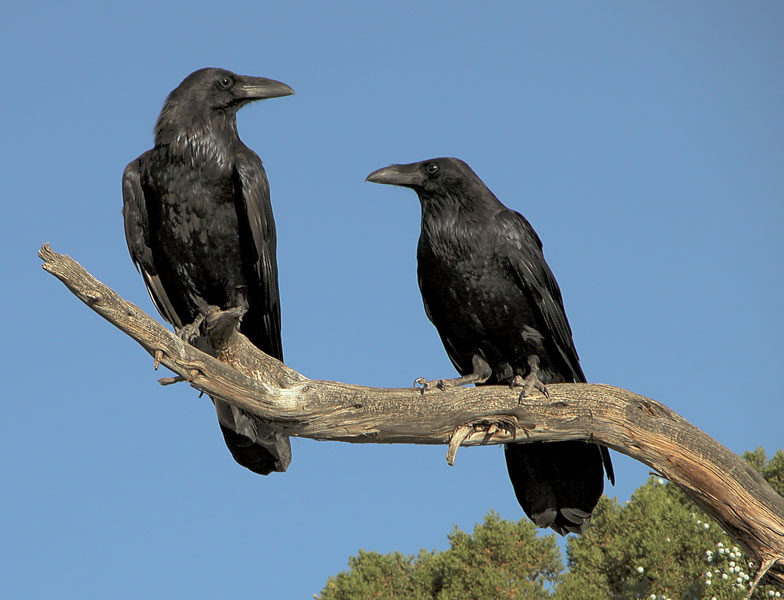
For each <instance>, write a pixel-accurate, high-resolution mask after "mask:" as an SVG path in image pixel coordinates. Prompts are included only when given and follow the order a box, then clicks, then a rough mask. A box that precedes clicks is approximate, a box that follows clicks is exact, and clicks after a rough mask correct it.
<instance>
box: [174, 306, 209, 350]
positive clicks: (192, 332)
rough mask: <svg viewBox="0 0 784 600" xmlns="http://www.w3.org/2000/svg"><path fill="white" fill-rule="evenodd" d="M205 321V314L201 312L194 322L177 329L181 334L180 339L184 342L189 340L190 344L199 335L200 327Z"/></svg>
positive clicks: (178, 333)
mask: <svg viewBox="0 0 784 600" xmlns="http://www.w3.org/2000/svg"><path fill="white" fill-rule="evenodd" d="M203 321H204V315H203V314H201V313H199V314H198V315H197V316H196V318H195V319H194V320H193V323H189V324H188V325H183V326H182V327H180V329H179V330H178V331H177V335H179V336H180V339H181V340H182V341H183V342H188V343H189V344H190V343H192V342H193V340H195V339H196V338H197V337H199V335H200V332H199V328H200V327H201V324H202V322H203Z"/></svg>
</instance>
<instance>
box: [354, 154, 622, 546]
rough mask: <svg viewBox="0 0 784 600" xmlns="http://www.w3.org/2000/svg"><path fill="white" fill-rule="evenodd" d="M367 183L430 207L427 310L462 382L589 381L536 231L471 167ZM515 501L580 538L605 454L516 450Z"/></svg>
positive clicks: (375, 177) (443, 161) (391, 174)
mask: <svg viewBox="0 0 784 600" xmlns="http://www.w3.org/2000/svg"><path fill="white" fill-rule="evenodd" d="M367 180H368V181H371V182H375V183H386V184H393V185H401V186H405V187H409V188H411V189H413V190H414V191H416V193H417V195H418V196H419V200H420V203H421V206H422V231H421V235H420V238H419V245H418V249H417V263H418V279H419V287H420V290H421V292H422V299H423V301H424V304H425V312H426V313H427V316H428V318H429V319H430V320H431V321H432V322H433V324H434V325H435V326H436V329H437V330H438V333H439V335H440V336H441V341H442V342H443V344H444V347H445V349H446V351H447V353H448V355H449V358H450V359H451V360H452V363H453V364H454V365H455V368H456V369H457V370H458V372H459V373H460V374H461V375H462V376H464V377H462V378H460V379H459V380H456V381H457V382H458V383H460V384H463V383H476V384H477V385H482V384H487V385H489V384H510V383H512V381H513V380H514V379H515V377H516V376H517V377H518V378H525V377H527V376H528V375H529V372H530V370H531V368H530V366H529V357H531V356H536V357H537V358H538V360H539V371H538V378H539V379H540V380H541V382H542V383H544V384H548V383H556V382H583V381H585V376H584V375H583V371H582V369H581V367H580V363H579V358H578V356H577V351H576V349H575V347H574V342H573V341H572V333H571V329H570V327H569V323H568V321H567V319H566V314H565V312H564V308H563V301H562V299H561V292H560V290H559V288H558V284H557V283H556V281H555V278H554V277H553V274H552V272H551V271H550V268H549V267H548V266H547V263H546V262H545V260H544V255H543V254H542V244H541V241H540V240H539V237H538V236H537V234H536V232H535V231H534V229H533V228H532V227H531V225H530V224H529V223H528V221H527V220H526V219H525V218H524V217H523V216H522V215H520V214H519V213H517V212H515V211H512V210H510V209H508V208H506V207H505V206H504V205H503V204H502V203H501V202H500V201H499V200H498V199H497V198H496V197H495V195H494V194H493V193H492V192H491V191H490V190H489V189H488V188H487V186H486V185H485V184H484V183H483V182H482V180H481V179H480V178H479V177H478V176H477V175H476V173H474V172H473V171H472V170H471V168H470V167H469V166H468V165H467V164H466V163H464V162H463V161H461V160H459V159H455V158H437V159H431V160H427V161H423V162H419V163H412V164H408V165H392V166H390V167H386V168H384V169H379V170H377V171H374V172H373V173H371V174H370V175H369V176H368V178H367ZM505 455H506V461H507V467H508V471H509V476H510V478H511V480H512V484H513V486H514V490H515V494H516V496H517V499H518V501H519V502H520V505H521V506H522V507H523V510H524V511H525V513H526V514H527V515H528V516H529V517H530V518H531V519H532V520H533V521H534V522H535V523H536V524H537V525H538V526H540V527H552V528H553V529H554V530H555V531H557V532H558V533H560V534H566V533H568V532H580V531H582V528H583V525H584V524H585V522H586V521H587V518H588V517H589V516H590V513H591V511H592V510H593V509H594V507H595V506H596V503H597V502H598V500H599V498H600V496H601V494H602V490H603V486H604V469H605V468H606V470H607V474H608V476H609V477H610V479H611V480H612V478H613V475H612V465H611V462H610V457H609V453H608V452H607V449H606V448H603V447H600V446H598V445H596V444H592V443H587V442H571V441H570V442H555V443H547V444H545V443H542V442H534V443H529V444H507V445H506V447H505Z"/></svg>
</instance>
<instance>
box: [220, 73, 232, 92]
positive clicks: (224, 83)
mask: <svg viewBox="0 0 784 600" xmlns="http://www.w3.org/2000/svg"><path fill="white" fill-rule="evenodd" d="M218 87H220V88H223V89H224V90H227V89H229V88H230V87H231V77H228V76H226V77H221V79H220V80H219V81H218Z"/></svg>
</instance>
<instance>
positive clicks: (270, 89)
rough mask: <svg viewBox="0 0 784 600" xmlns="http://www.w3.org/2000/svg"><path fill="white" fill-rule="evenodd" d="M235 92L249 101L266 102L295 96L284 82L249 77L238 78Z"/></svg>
mask: <svg viewBox="0 0 784 600" xmlns="http://www.w3.org/2000/svg"><path fill="white" fill-rule="evenodd" d="M234 90H235V91H236V92H238V93H239V94H238V95H240V96H242V97H243V98H247V99H248V100H264V99H266V98H279V97H281V96H291V95H293V94H294V90H293V89H291V87H289V86H288V85H286V84H285V83H283V82H282V81H276V80H274V79H267V78H266V77H250V76H247V75H242V76H239V77H238V81H237V83H236V84H235V85H234Z"/></svg>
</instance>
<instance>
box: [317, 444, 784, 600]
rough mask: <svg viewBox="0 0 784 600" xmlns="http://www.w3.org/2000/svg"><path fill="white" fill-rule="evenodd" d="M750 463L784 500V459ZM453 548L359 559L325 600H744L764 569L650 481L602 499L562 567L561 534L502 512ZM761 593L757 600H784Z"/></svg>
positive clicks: (678, 494) (749, 457)
mask: <svg viewBox="0 0 784 600" xmlns="http://www.w3.org/2000/svg"><path fill="white" fill-rule="evenodd" d="M744 458H745V459H746V461H747V462H749V463H750V464H751V465H753V466H754V467H755V468H756V469H757V470H758V471H759V472H760V473H761V474H762V475H763V477H765V479H766V480H767V481H768V483H770V485H771V486H772V487H773V488H774V489H775V490H776V491H777V492H778V493H779V494H782V495H784V451H782V450H779V451H778V452H776V454H775V455H774V456H773V457H772V458H771V459H770V460H768V459H767V457H766V456H765V452H764V450H763V449H762V448H757V449H756V450H754V451H753V452H746V453H745V454H744ZM448 539H449V548H448V549H446V550H444V551H442V552H436V551H427V550H420V552H419V554H417V555H416V556H413V555H405V554H401V553H400V552H392V553H389V554H379V553H377V552H365V551H363V550H360V551H359V553H358V554H357V555H356V556H352V557H350V558H349V568H348V570H347V571H342V572H341V573H338V574H337V575H335V576H334V577H330V578H329V580H328V581H327V583H326V585H325V587H324V589H323V590H322V592H321V595H320V596H318V597H317V598H319V599H320V600H358V599H362V598H378V599H380V600H386V599H390V600H392V599H413V600H430V599H438V600H452V599H454V600H457V599H463V598H464V599H474V600H499V599H508V600H513V599H523V598H525V599H539V598H553V599H555V600H597V599H605V598H608V599H609V598H612V599H627V598H628V599H632V598H640V599H646V600H682V599H683V600H692V599H699V600H703V599H704V600H740V599H742V598H745V597H746V594H748V591H749V588H750V585H751V582H752V580H753V579H754V576H755V573H756V569H757V565H754V564H752V563H751V562H749V560H748V558H746V557H745V556H744V554H743V552H742V551H741V549H740V548H738V547H737V546H736V545H735V544H734V543H733V541H732V540H731V539H730V538H729V537H728V536H727V535H726V534H725V533H724V532H723V531H722V529H721V527H719V526H718V525H717V524H716V523H715V522H714V521H713V520H712V519H711V518H710V517H708V516H707V515H706V514H705V513H703V512H702V511H701V510H700V509H699V508H698V507H697V506H695V505H694V503H692V502H691V501H690V500H689V499H688V498H687V497H686V495H685V494H684V493H683V492H682V491H681V490H680V488H678V487H677V486H675V485H672V484H669V483H667V482H666V481H665V480H664V479H661V478H658V477H651V478H650V479H649V480H648V481H647V482H646V483H645V484H643V485H642V486H641V487H640V488H639V489H637V491H636V492H635V493H634V494H633V495H632V497H631V498H630V500H629V501H628V502H626V503H625V504H619V503H618V502H617V501H616V500H615V499H610V498H607V497H604V498H602V499H601V501H600V503H599V505H598V506H597V508H596V510H595V511H594V516H593V518H592V520H591V527H590V528H588V530H587V531H586V532H585V533H584V534H583V535H581V536H571V537H570V538H569V539H568V541H567V544H566V565H567V566H568V570H565V568H564V562H563V559H562V555H561V551H560V549H559V547H558V545H557V543H556V537H555V535H553V534H550V535H539V534H537V530H536V527H534V525H533V524H532V523H531V522H530V521H528V519H525V518H524V519H522V520H520V521H517V522H514V521H508V520H506V519H502V518H500V517H499V516H498V515H497V514H495V513H494V512H492V511H491V512H490V513H489V514H488V515H487V516H485V518H484V521H483V522H482V523H479V524H477V525H476V526H475V527H474V531H473V533H471V534H469V533H466V532H464V531H462V530H460V529H459V528H457V527H455V528H454V529H453V530H452V532H451V533H450V534H449V536H448ZM781 597H782V590H779V589H775V588H773V587H772V586H760V587H758V588H757V590H755V592H754V594H753V596H752V598H754V599H758V600H762V599H769V598H781Z"/></svg>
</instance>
